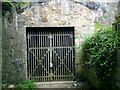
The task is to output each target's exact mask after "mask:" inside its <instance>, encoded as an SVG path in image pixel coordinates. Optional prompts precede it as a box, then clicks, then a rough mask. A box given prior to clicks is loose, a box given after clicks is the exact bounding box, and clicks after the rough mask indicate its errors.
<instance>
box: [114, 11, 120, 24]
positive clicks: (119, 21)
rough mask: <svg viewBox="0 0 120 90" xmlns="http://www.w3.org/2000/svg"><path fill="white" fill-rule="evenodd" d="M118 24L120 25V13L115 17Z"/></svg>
mask: <svg viewBox="0 0 120 90" xmlns="http://www.w3.org/2000/svg"><path fill="white" fill-rule="evenodd" d="M115 21H116V23H120V13H118V14H117V15H116V16H115Z"/></svg>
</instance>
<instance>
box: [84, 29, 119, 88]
mask: <svg viewBox="0 0 120 90" xmlns="http://www.w3.org/2000/svg"><path fill="white" fill-rule="evenodd" d="M117 45H118V33H117V32H115V31H114V30H112V28H111V27H107V28H101V29H100V30H99V31H98V32H96V33H95V34H94V35H93V36H92V37H90V38H87V39H86V40H85V41H84V43H83V45H82V52H83V55H82V57H83V59H84V60H83V61H84V62H83V63H84V65H85V66H86V65H87V66H93V67H95V72H96V75H97V78H98V79H99V80H100V81H101V82H100V88H102V89H112V88H115V87H114V86H115V85H114V80H113V79H112V77H113V72H114V66H115V64H116V63H115V62H116V48H117Z"/></svg>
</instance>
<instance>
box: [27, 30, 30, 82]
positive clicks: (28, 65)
mask: <svg viewBox="0 0 120 90" xmlns="http://www.w3.org/2000/svg"><path fill="white" fill-rule="evenodd" d="M27 45H28V47H27V49H28V52H27V53H28V61H27V62H28V63H27V67H28V73H27V74H28V79H29V80H30V62H29V61H30V52H29V32H28V34H27Z"/></svg>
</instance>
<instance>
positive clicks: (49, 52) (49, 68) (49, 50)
mask: <svg viewBox="0 0 120 90" xmlns="http://www.w3.org/2000/svg"><path fill="white" fill-rule="evenodd" d="M48 36H49V35H48V34H47V39H48V40H49V37H48ZM47 43H49V41H48V42H47ZM48 46H49V44H48ZM48 51H49V52H48V72H49V74H48V81H49V80H50V48H49V47H48Z"/></svg>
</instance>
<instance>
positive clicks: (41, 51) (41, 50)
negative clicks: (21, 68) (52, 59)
mask: <svg viewBox="0 0 120 90" xmlns="http://www.w3.org/2000/svg"><path fill="white" fill-rule="evenodd" d="M42 37H43V36H42V32H41V37H40V46H41V48H42ZM42 53H43V49H40V56H41V57H40V58H41V62H42V64H43V61H42ZM41 82H43V68H42V65H41Z"/></svg>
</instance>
